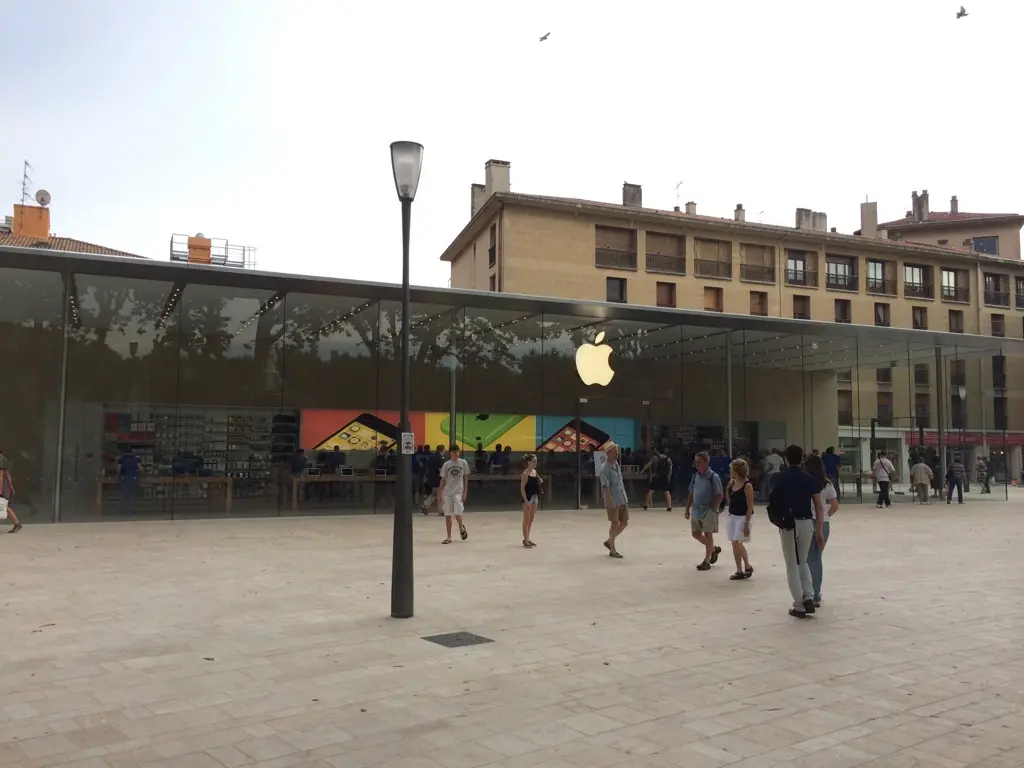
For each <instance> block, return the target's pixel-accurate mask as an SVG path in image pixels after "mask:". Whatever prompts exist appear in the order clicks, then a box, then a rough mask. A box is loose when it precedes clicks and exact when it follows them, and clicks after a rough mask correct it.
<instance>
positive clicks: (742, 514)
mask: <svg viewBox="0 0 1024 768" xmlns="http://www.w3.org/2000/svg"><path fill="white" fill-rule="evenodd" d="M749 475H750V467H748V466H747V462H745V461H744V460H743V459H736V461H734V462H733V463H732V464H730V465H729V477H730V479H729V485H728V486H727V487H726V491H725V493H726V496H728V498H729V515H728V518H727V519H726V526H725V534H726V537H727V538H728V539H729V541H731V542H732V556H733V559H734V560H735V561H736V573H734V574H733V575H732V576H730V577H729V578H730V579H732V580H733V581H740V580H741V579H749V578H750V577H751V576H753V575H754V569H753V568H752V567H751V565H750V556H749V555H748V554H747V547H746V543H747V542H748V541H750V518H751V516H752V515H753V514H754V486H752V485H751V484H750V480H749V479H748V478H749Z"/></svg>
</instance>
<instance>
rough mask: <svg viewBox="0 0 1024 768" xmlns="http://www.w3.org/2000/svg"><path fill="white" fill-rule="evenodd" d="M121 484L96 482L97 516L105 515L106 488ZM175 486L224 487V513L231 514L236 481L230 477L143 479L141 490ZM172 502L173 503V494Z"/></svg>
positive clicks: (113, 480)
mask: <svg viewBox="0 0 1024 768" xmlns="http://www.w3.org/2000/svg"><path fill="white" fill-rule="evenodd" d="M120 484H121V481H120V479H119V478H116V477H101V478H99V480H98V481H97V482H96V514H97V515H102V514H103V488H104V487H105V486H113V487H117V486H119V485H120ZM175 485H185V486H188V485H207V486H223V488H224V512H225V513H226V514H228V515H230V514H231V500H232V497H233V496H234V481H233V479H232V478H230V477H200V476H199V475H174V476H173V477H141V478H139V488H156V487H167V486H172V491H173V486H175ZM171 500H172V502H173V493H172V497H171Z"/></svg>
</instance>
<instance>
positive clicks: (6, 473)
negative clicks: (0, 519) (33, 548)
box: [0, 451, 21, 533]
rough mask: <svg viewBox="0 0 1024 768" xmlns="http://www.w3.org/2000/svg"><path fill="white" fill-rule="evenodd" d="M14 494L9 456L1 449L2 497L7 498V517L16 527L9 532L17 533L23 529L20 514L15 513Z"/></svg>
mask: <svg viewBox="0 0 1024 768" xmlns="http://www.w3.org/2000/svg"><path fill="white" fill-rule="evenodd" d="M13 496H14V483H13V482H12V481H11V471H10V470H9V469H8V468H7V457H6V456H4V452H3V451H0V499H6V500H7V519H8V520H10V521H11V522H12V523H13V524H14V527H13V528H11V530H10V531H9V532H10V533H17V532H18V531H20V530H21V522H20V521H19V520H18V516H17V515H16V514H14V507H12V506H11V498H12V497H13Z"/></svg>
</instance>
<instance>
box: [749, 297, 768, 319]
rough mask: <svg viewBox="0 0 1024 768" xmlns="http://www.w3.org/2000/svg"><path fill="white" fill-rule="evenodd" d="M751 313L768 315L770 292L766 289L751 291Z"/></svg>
mask: <svg viewBox="0 0 1024 768" xmlns="http://www.w3.org/2000/svg"><path fill="white" fill-rule="evenodd" d="M750 314H752V315H760V316H762V317H767V316H768V294H767V293H765V292H764V291H751V292H750Z"/></svg>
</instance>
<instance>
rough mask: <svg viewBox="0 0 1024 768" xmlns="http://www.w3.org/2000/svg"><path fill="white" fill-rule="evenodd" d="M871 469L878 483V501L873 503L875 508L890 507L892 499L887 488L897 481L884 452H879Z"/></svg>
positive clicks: (892, 467) (893, 468)
mask: <svg viewBox="0 0 1024 768" xmlns="http://www.w3.org/2000/svg"><path fill="white" fill-rule="evenodd" d="M873 469H874V474H875V482H876V483H878V501H877V502H875V506H876V507H878V508H879V509H882V507H886V508H888V507H891V506H892V499H890V498H889V486H890V485H891V484H892V483H893V482H895V481H896V479H897V478H896V467H894V466H893V465H892V462H891V461H889V458H888V457H887V456H886V455H885V451H879V452H878V458H877V459H876V460H875V466H874V468H873Z"/></svg>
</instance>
